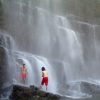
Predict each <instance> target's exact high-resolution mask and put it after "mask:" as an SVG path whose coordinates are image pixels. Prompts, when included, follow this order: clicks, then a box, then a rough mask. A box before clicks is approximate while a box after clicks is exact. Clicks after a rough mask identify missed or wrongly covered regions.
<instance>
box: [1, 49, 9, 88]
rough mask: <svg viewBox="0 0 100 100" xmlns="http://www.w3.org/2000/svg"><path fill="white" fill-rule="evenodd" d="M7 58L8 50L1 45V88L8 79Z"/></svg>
mask: <svg viewBox="0 0 100 100" xmlns="http://www.w3.org/2000/svg"><path fill="white" fill-rule="evenodd" d="M6 66H7V60H6V50H5V48H3V47H0V90H1V88H2V87H3V83H5V81H6V80H7V70H6V69H7V68H6Z"/></svg>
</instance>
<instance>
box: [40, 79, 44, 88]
mask: <svg viewBox="0 0 100 100" xmlns="http://www.w3.org/2000/svg"><path fill="white" fill-rule="evenodd" d="M43 85H44V78H42V81H41V86H40V87H39V89H41V88H42V86H43Z"/></svg>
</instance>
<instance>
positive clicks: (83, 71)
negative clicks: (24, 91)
mask: <svg viewBox="0 0 100 100" xmlns="http://www.w3.org/2000/svg"><path fill="white" fill-rule="evenodd" d="M51 1H52V0H51ZM51 1H50V0H47V1H45V2H43V1H40V0H37V1H36V0H29V1H25V0H21V1H15V0H11V2H10V3H8V2H7V0H5V1H4V0H2V4H3V8H4V14H5V16H7V22H6V25H5V29H6V30H7V31H8V32H9V33H7V34H10V35H11V36H12V37H13V39H14V41H15V42H16V44H17V45H15V47H16V46H18V48H17V49H18V50H19V51H18V50H17V49H15V51H16V52H13V56H14V55H15V58H16V59H15V58H13V59H14V64H15V65H16V63H18V66H22V62H24V63H25V64H26V65H27V68H28V73H29V74H28V75H29V76H28V82H27V85H32V84H35V85H36V86H39V85H40V82H41V67H42V66H45V67H46V68H47V70H48V72H49V87H48V91H50V92H52V93H59V94H62V95H63V94H64V95H65V94H66V93H68V91H70V90H71V93H72V94H71V95H70V96H74V97H75V96H76V97H77V96H78V97H81V96H83V95H84V94H82V91H81V87H80V85H79V84H78V85H79V86H77V87H76V88H75V92H74V88H73V86H72V88H71V87H70V89H69V90H68V91H67V86H66V85H67V84H68V83H70V84H71V82H72V81H73V82H75V84H76V83H77V81H87V82H92V81H97V82H99V80H100V77H99V76H100V67H99V65H100V63H99V58H100V35H99V33H100V30H99V29H100V26H99V25H92V24H90V23H86V22H82V21H79V20H76V19H75V20H70V19H68V18H67V17H66V16H61V15H57V13H52V12H50V9H49V7H50V8H51V9H53V8H52V7H54V8H55V9H53V10H56V11H59V10H60V8H59V9H57V8H56V7H58V6H59V5H60V4H61V1H57V0H56V1H55V0H54V1H53V2H54V3H52V2H51ZM35 4H36V5H35ZM50 4H51V5H50ZM54 4H55V5H54ZM56 4H58V5H56ZM12 8H13V9H12ZM61 8H62V7H61ZM48 9H49V10H48ZM56 11H55V12H56ZM73 17H75V16H73ZM10 41H11V42H12V43H13V40H10ZM6 42H7V41H6ZM15 47H14V48H15ZM26 52H29V53H30V54H28V53H26ZM9 58H10V56H9ZM18 59H21V60H22V62H20V60H18ZM14 64H13V65H12V62H11V61H10V65H11V66H13V68H14V69H13V71H14V72H16V70H17V72H16V75H14V78H15V80H17V82H19V83H21V80H20V67H19V68H18V66H15V65H14ZM11 75H12V74H11ZM72 84H73V83H72ZM64 85H65V86H64ZM60 87H61V88H60ZM59 88H60V89H59ZM61 89H64V91H65V93H61V92H60V90H61ZM43 90H45V89H44V88H43ZM74 94H75V95H74ZM66 95H67V94H66ZM67 96H68V95H67Z"/></svg>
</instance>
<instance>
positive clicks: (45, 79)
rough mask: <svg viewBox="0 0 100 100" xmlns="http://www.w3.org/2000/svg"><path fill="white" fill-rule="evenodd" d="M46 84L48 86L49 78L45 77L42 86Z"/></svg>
mask: <svg viewBox="0 0 100 100" xmlns="http://www.w3.org/2000/svg"><path fill="white" fill-rule="evenodd" d="M44 84H45V85H46V86H47V85H48V77H43V78H42V82H41V85H44Z"/></svg>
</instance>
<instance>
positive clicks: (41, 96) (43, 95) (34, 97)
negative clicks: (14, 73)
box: [10, 85, 61, 100]
mask: <svg viewBox="0 0 100 100" xmlns="http://www.w3.org/2000/svg"><path fill="white" fill-rule="evenodd" d="M60 98H61V97H60V96H58V95H54V94H51V93H47V92H44V91H42V90H39V89H38V88H37V87H35V86H30V87H25V86H19V85H13V88H12V93H11V95H10V99H11V100H60Z"/></svg>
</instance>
